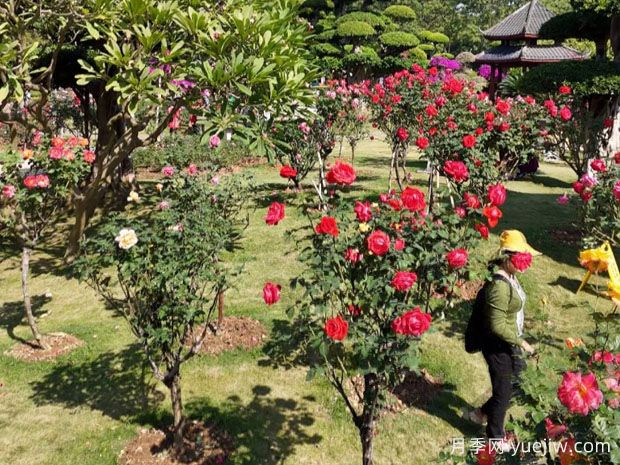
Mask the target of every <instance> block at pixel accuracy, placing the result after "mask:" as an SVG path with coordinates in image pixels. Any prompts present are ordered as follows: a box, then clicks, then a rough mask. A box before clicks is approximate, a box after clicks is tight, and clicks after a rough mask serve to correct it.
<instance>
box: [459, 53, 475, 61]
mask: <svg viewBox="0 0 620 465" xmlns="http://www.w3.org/2000/svg"><path fill="white" fill-rule="evenodd" d="M455 59H456V61H458V62H459V63H462V64H469V63H474V62H475V61H476V56H475V55H474V54H473V53H471V52H461V53H459V54H458V55H457V56H456V58H455Z"/></svg>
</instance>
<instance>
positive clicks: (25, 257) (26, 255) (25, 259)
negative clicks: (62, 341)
mask: <svg viewBox="0 0 620 465" xmlns="http://www.w3.org/2000/svg"><path fill="white" fill-rule="evenodd" d="M30 253H31V249H30V248H29V247H27V246H23V247H22V294H23V295H24V310H25V311H26V318H28V325H29V326H30V330H31V331H32V335H33V336H34V338H35V340H36V341H37V344H38V345H39V347H40V348H41V349H43V350H46V349H48V348H49V347H48V346H47V344H45V343H44V342H43V340H42V338H41V333H40V332H39V328H38V326H37V322H36V320H35V319H34V314H33V313H32V302H31V300H30V291H29V290H28V273H29V270H30Z"/></svg>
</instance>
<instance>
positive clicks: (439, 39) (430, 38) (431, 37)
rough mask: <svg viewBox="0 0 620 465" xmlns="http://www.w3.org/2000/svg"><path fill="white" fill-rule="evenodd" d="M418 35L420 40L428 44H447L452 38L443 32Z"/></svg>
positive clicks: (423, 32) (419, 33)
mask: <svg viewBox="0 0 620 465" xmlns="http://www.w3.org/2000/svg"><path fill="white" fill-rule="evenodd" d="M417 35H418V37H420V39H422V40H425V41H427V42H433V43H435V44H447V43H448V42H450V38H449V37H448V36H447V35H445V34H442V33H441V32H433V31H421V32H418V33H417Z"/></svg>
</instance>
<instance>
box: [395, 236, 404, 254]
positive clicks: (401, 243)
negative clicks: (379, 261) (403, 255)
mask: <svg viewBox="0 0 620 465" xmlns="http://www.w3.org/2000/svg"><path fill="white" fill-rule="evenodd" d="M404 249H405V241H404V240H403V239H396V240H395V241H394V250H396V251H399V252H400V251H401V250H404Z"/></svg>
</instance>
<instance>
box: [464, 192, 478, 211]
mask: <svg viewBox="0 0 620 465" xmlns="http://www.w3.org/2000/svg"><path fill="white" fill-rule="evenodd" d="M463 199H464V200H465V203H466V204H467V207H468V208H471V209H472V210H476V209H478V208H480V199H479V198H478V196H477V195H476V194H470V193H469V192H465V194H463Z"/></svg>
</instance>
